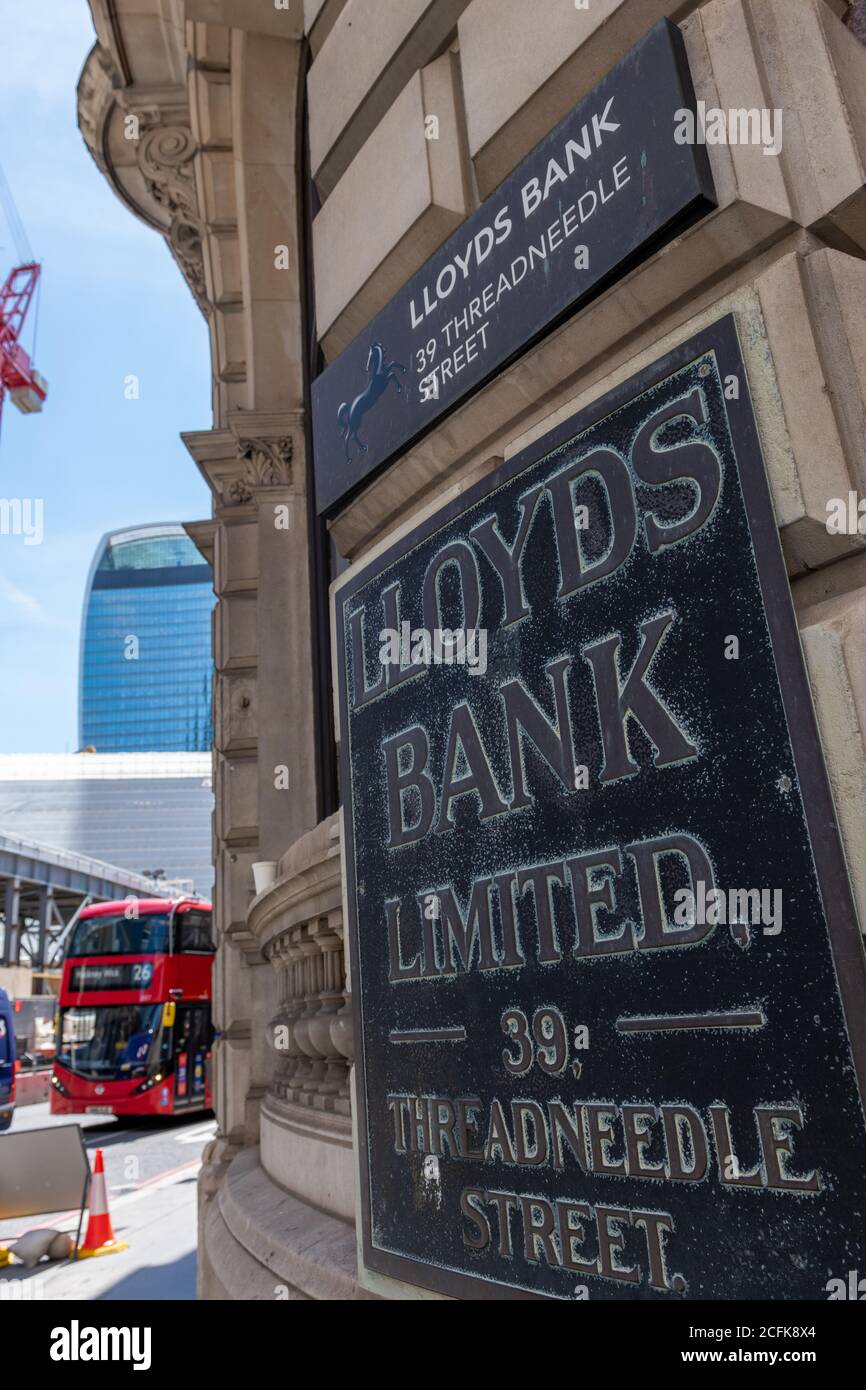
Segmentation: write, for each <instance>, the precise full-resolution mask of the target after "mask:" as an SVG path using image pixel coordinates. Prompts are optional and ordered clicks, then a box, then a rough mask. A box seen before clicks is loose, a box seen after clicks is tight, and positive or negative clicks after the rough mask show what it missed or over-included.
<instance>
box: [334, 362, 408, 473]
mask: <svg viewBox="0 0 866 1390" xmlns="http://www.w3.org/2000/svg"><path fill="white" fill-rule="evenodd" d="M367 371H368V372H369V374H370V380H369V381H368V383H367V385H366V387H365V389H364V390H363V391H362V392H361V394H360V396H356V397H355V399H354V400H353V401H352V404H351V405H349V404H348V402H347V401H343V403H342V404H341V405H340V407H339V409H338V410H337V424H338V425H339V426H340V432H341V434H342V437H343V439H344V440H345V443H346V462H347V463H349V462H350V461H351V455H350V453H349V445H350V443H351V442H352V440H354V442H355V443H356V444H357V446H358V448H359V450H360V451H361V453H362V454H366V452H367V445H366V444H365V443H364V441H363V440H362V439H361V437H360V435H359V434H358V430H359V429H360V428H361V421H362V420H363V418H364V416H365V415H366V414H367V411H368V410H371V409H372V407H373V406H374V405H375V404H376V402H377V400H378V399H379V397H380V396H381V395H382V393H383V392H384V391H385V390H386V388H387V386H388V382H389V381H393V383H394V385H395V386H396V387H397V391H398V394H400V395H402V394H403V387H402V386H401V385H400V382H399V380H398V379H397V375H396V374H397V372H403V373H405V371H406V368H405V367H403V366H401V365H400V363H399V362H386V361H385V349H384V348H383V346H382V344H381V343H373V344H372V346H371V347H370V351H369V352H368V353H367Z"/></svg>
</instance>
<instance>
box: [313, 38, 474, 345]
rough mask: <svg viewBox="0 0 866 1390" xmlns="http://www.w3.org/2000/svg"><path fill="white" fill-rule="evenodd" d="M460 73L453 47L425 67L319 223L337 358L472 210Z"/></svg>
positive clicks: (323, 283) (319, 314)
mask: <svg viewBox="0 0 866 1390" xmlns="http://www.w3.org/2000/svg"><path fill="white" fill-rule="evenodd" d="M457 81H458V76H457V66H456V59H455V57H454V55H453V54H451V53H445V54H443V56H442V57H441V58H439V59H437V60H436V62H435V63H431V64H430V65H429V67H426V68H424V69H423V70H422V71H421V72H418V73H416V74H415V76H414V77H413V78H411V80H410V81H409V82H408V83H407V84H406V86H405V87H404V89H403V91H402V92H401V93H400V95H399V97H398V98H397V100H396V101H395V102H394V105H393V106H392V107H391V109H390V110H389V111H388V113H387V115H386V116H385V117H384V119H383V120H382V121H381V122H380V123H379V125H378V126H377V127H376V129H375V130H374V132H373V134H372V135H371V136H370V138H369V140H368V141H367V143H366V144H365V145H364V147H363V149H362V150H361V151H360V153H359V154H358V155H357V156H356V158H355V159H354V160H353V162H352V164H351V165H350V167H349V168H348V170H347V171H346V173H345V174H344V175H343V177H342V178H341V180H340V182H339V183H338V184H337V187H336V188H335V189H334V192H333V193H332V194H331V197H330V198H329V199H328V201H327V202H326V203H325V205H324V207H323V208H322V210H321V212H320V213H319V215H318V217H317V218H316V220H315V222H314V223H313V254H314V258H315V275H316V318H317V324H318V334H319V338H320V340H321V341H322V344H323V347H324V350H325V355H326V356H327V357H328V358H333V357H335V356H336V355H337V353H339V352H341V351H342V349H343V348H344V347H345V346H346V345H347V344H348V343H349V342H351V340H352V338H353V337H354V336H355V334H356V333H358V332H360V330H361V329H362V328H363V327H364V326H365V324H367V323H368V322H369V320H370V319H371V318H372V317H373V315H374V314H376V313H378V311H379V310H380V309H381V308H382V307H383V306H384V305H385V304H387V302H388V300H389V299H390V298H391V296H392V295H393V294H395V293H396V292H397V290H398V289H399V288H400V286H401V285H403V284H404V283H405V281H406V280H408V278H409V277H410V276H411V275H413V274H414V273H415V271H416V270H418V269H419V268H420V267H421V266H422V265H423V264H424V262H425V261H426V260H427V258H428V257H429V256H431V255H432V254H433V252H434V251H435V250H436V248H437V247H438V246H440V245H441V243H442V242H443V241H444V240H445V239H446V237H448V236H449V235H450V234H451V232H453V231H454V229H455V227H457V226H459V225H460V223H461V222H462V221H463V220H464V218H465V217H466V216H467V215H468V213H469V211H470V209H469V206H468V203H467V192H466V190H467V187H468V170H467V168H466V166H465V161H464V158H463V141H462V132H461V129H460V123H459V118H458V108H457V101H458V96H457ZM428 117H432V118H433V119H434V120H435V121H436V122H437V126H436V127H435V130H436V138H435V139H428V138H427V132H426V128H425V123H426V121H427V118H428ZM373 188H375V190H376V194H375V197H370V190H371V189H373Z"/></svg>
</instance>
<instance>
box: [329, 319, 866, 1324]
mask: <svg viewBox="0 0 866 1390" xmlns="http://www.w3.org/2000/svg"><path fill="white" fill-rule="evenodd" d="M337 648H338V658H339V679H340V701H341V736H342V749H341V754H342V771H343V794H344V803H345V836H346V865H347V878H348V901H349V921H348V932H349V937H350V946H351V963H352V987H353V998H354V1007H355V1023H356V1041H355V1045H356V1054H357V1066H356V1079H357V1086H356V1090H357V1104H358V1117H357V1119H358V1134H359V1148H360V1162H361V1170H362V1171H361V1193H362V1219H363V1241H364V1252H365V1260H366V1263H367V1265H368V1267H369V1268H371V1269H373V1270H376V1271H379V1272H382V1273H385V1274H389V1275H392V1276H394V1277H397V1278H400V1279H403V1280H407V1281H409V1282H412V1283H415V1284H418V1285H423V1286H425V1287H428V1288H431V1289H434V1290H439V1291H441V1292H444V1293H449V1294H455V1295H457V1296H460V1297H464V1298H486V1297H491V1298H502V1297H509V1296H515V1297H532V1296H540V1297H547V1298H560V1299H590V1300H592V1299H660V1300H679V1299H683V1298H688V1299H735V1298H746V1299H809V1298H825V1297H826V1293H825V1291H824V1290H825V1287H826V1285H827V1281H828V1279H829V1278H831V1277H838V1278H845V1277H846V1273H847V1271H848V1270H850V1269H856V1268H858V1267H859V1268H862V1267H863V1261H864V1255H866V1251H864V1248H863V1244H862V1221H861V1218H860V1216H859V1215H858V1213H862V1212H863V1210H864V1209H866V1129H864V1116H863V1108H862V1103H861V1096H860V1092H859V1090H858V1068H859V1076H860V1081H861V1085H862V1078H863V1067H862V1063H863V1055H864V1048H863V1031H864V1020H866V989H864V968H863V951H862V945H861V941H860V937H859V933H858V929H857V923H856V918H855V913H854V908H853V904H852V900H851V895H850V889H849V886H848V880H847V877H846V871H845V865H844V860H843V856H842V852H841V849H840V844H839V838H838V832H837V828H836V823H835V817H834V812H833V807H832V803H831V799H830V794H829V790H828V785H827V779H826V773H825V770H824V766H823V762H822V757H821V753H820V748H819V743H818V735H817V730H816V725H815V719H814V714H813V711H812V706H811V700H810V695H809V689H808V685H807V682H806V677H805V673H804V668H803V661H802V656H801V652H800V647H799V641H798V636H797V631H796V626H795V622H794V617H793V613H792V609H791V601H790V595H789V588H788V584H787V580H786V576H785V571H784V566H783V562H782V556H781V551H780V547H779V542H778V536H777V532H776V527H775V523H774V520H773V512H772V506H771V501H770V496H769V492H768V488H767V482H766V478H765V473H764V467H763V462H762V458H761V452H760V446H759V442H758V436H757V431H756V426H755V421H754V417H753V413H752V408H751V402H750V399H749V390H748V383H747V380H746V375H745V370H744V366H743V361H742V358H741V355H740V350H739V345H738V341H737V334H736V327H735V323H734V320H733V319H732V318H726V319H723V320H722V321H720V322H719V323H717V324H715V325H713V326H712V327H711V328H709V329H708V330H706V331H705V332H704V333H702V334H701V335H700V336H699V337H697V338H695V339H693V340H692V341H690V342H688V343H685V344H683V345H682V346H680V347H679V348H677V349H676V350H675V351H674V352H672V353H671V354H670V355H669V356H668V357H666V358H665V359H664V360H663V361H660V362H657V363H655V364H654V365H653V366H652V367H650V368H648V369H647V370H645V371H643V372H642V373H641V374H640V375H639V376H637V377H635V378H633V379H632V380H630V381H628V382H626V383H624V384H623V385H622V386H620V387H618V388H617V389H616V390H614V391H613V392H611V393H610V394H609V395H607V396H605V397H604V398H603V399H601V400H599V401H597V402H595V403H594V404H593V405H591V406H590V407H589V408H588V409H586V410H585V411H582V412H581V413H580V414H579V415H576V416H574V417H573V418H572V419H570V420H568V421H566V422H565V423H564V424H562V425H560V426H558V427H557V429H556V430H555V431H554V432H553V433H551V434H549V435H547V436H546V437H545V438H544V439H542V440H540V441H538V442H537V443H535V444H533V445H531V446H530V447H529V448H528V449H527V450H525V451H524V452H523V453H522V454H520V455H519V456H518V457H516V458H514V459H512V460H510V461H508V462H507V463H506V464H504V465H503V466H502V467H501V468H499V469H498V470H497V472H496V473H495V474H494V475H492V476H491V477H490V478H488V479H486V480H484V481H483V482H482V483H480V484H479V485H478V486H477V487H475V488H473V489H472V490H471V491H469V492H467V493H466V494H465V495H464V496H462V497H460V498H459V499H457V500H456V501H454V502H453V503H451V504H450V505H449V506H448V507H447V508H445V509H444V510H442V511H440V512H439V513H437V515H436V516H434V517H432V518H431V519H429V520H427V521H426V522H424V523H423V525H421V526H420V527H419V528H418V529H417V530H416V531H414V532H413V533H412V534H411V535H409V536H407V537H406V538H404V539H403V540H401V541H400V542H399V544H397V545H396V546H394V547H393V548H392V549H391V550H389V551H388V552H387V553H386V554H384V555H382V556H381V557H380V558H378V559H377V560H376V561H375V562H374V563H373V564H372V565H371V566H369V567H367V568H365V569H363V570H361V571H360V572H359V573H358V574H357V575H356V576H350V577H349V578H348V581H347V582H346V583H345V584H344V585H343V586H342V587H341V588H340V589H339V590H338V593H337Z"/></svg>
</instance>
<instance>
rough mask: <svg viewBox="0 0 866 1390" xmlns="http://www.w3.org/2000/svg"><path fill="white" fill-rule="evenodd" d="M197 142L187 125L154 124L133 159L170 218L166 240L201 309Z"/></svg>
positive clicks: (203, 302) (201, 231)
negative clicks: (194, 167)
mask: <svg viewBox="0 0 866 1390" xmlns="http://www.w3.org/2000/svg"><path fill="white" fill-rule="evenodd" d="M195 154H196V143H195V140H194V138H193V134H192V131H191V130H190V129H189V127H188V126H183V125H165V124H161V123H160V124H155V125H151V126H150V128H148V129H144V130H143V133H142V135H141V139H140V140H139V143H138V145H137V146H136V160H137V162H138V167H139V169H140V170H141V173H142V175H143V177H144V180H145V184H146V186H147V189H148V192H149V193H150V194H151V197H152V198H153V199H154V201H155V202H157V203H158V204H159V205H160V206H161V207H163V208H165V210H166V212H167V213H168V215H169V217H170V219H171V220H170V223H169V228H168V231H167V233H166V239H167V241H168V244H169V246H170V247H171V249H172V251H173V252H174V255H175V257H176V258H177V260H178V261H179V263H180V266H181V269H182V271H183V273H184V276H185V278H186V280H187V282H188V284H189V286H190V288H191V290H192V292H193V294H194V295H195V298H196V301H197V303H198V304H199V307H200V308H201V309H202V312H205V311H206V309H207V307H208V306H207V288H206V285H205V273H204V254H203V249H202V245H203V239H204V228H203V225H202V221H201V219H200V217H199V215H198V199H197V195H196V186H195V177H194V174H193V163H192V162H193V158H194V156H195Z"/></svg>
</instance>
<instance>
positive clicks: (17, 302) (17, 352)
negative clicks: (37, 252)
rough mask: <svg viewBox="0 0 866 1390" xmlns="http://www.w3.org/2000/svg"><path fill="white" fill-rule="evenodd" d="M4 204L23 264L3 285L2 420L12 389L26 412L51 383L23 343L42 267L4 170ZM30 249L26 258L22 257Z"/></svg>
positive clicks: (0, 190) (38, 405) (0, 194)
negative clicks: (33, 255) (22, 222)
mask: <svg viewBox="0 0 866 1390" xmlns="http://www.w3.org/2000/svg"><path fill="white" fill-rule="evenodd" d="M0 204H2V206H3V209H4V211H5V212H6V217H7V221H8V223H9V226H10V229H11V231H12V234H13V237H14V239H15V241H16V245H17V251H18V257H19V259H22V260H23V264H21V265H17V266H15V267H14V268H13V269H12V270H10V272H9V274H8V275H7V276H6V280H5V282H4V284H3V286H2V288H0V420H2V416H3V400H4V397H5V395H6V392H7V391H8V392H9V396H10V399H11V401H12V404H13V405H16V406H17V407H18V409H19V410H20V411H22V412H23V413H24V414H25V415H29V414H31V413H32V412H33V411H36V410H41V409H42V403H43V401H44V400H45V397H46V395H47V392H48V383H47V382H46V381H45V378H44V377H42V376H40V374H39V372H37V370H36V368H35V367H34V365H33V363H32V361H31V359H30V354H29V353H28V352H27V351H26V349H25V348H24V345H23V344H22V342H21V335H22V332H23V329H24V320H25V319H26V318H27V312H28V310H29V308H30V304H31V301H32V299H33V295H34V292H35V290H36V287H37V285H38V284H39V276H40V275H41V273H42V267H41V265H39V263H38V262H37V261H35V260H34V259H33V257H32V253H30V248H29V246H28V245H27V238H26V237H25V235H24V229H23V227H22V226H21V222H20V219H19V217H18V213H17V210H16V208H15V204H14V203H13V201H12V195H11V193H10V192H9V188H8V185H7V183H6V180H5V178H4V177H3V171H2V169H0ZM22 252H26V259H24V257H23V256H22Z"/></svg>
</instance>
